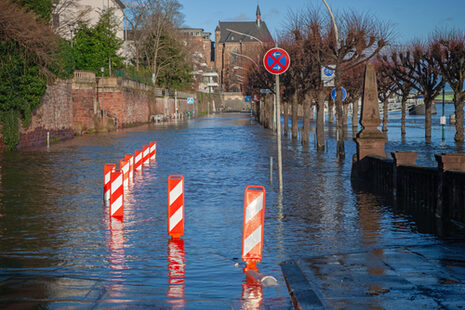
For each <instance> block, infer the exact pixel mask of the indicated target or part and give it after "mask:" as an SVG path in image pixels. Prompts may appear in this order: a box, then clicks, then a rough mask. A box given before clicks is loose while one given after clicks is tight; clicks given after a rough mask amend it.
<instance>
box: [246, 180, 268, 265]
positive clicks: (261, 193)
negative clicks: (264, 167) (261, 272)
mask: <svg viewBox="0 0 465 310" xmlns="http://www.w3.org/2000/svg"><path fill="white" fill-rule="evenodd" d="M264 224H265V188H264V187H263V186H255V185H249V186H247V187H246V189H245V194H244V222H243V229H242V260H243V261H244V262H245V263H246V264H247V267H246V269H256V268H257V267H256V265H257V263H258V262H260V261H261V260H262V250H263V226H264Z"/></svg>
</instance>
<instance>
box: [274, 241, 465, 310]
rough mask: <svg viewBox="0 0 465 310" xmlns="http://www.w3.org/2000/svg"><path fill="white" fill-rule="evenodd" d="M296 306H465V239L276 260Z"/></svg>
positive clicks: (345, 307) (391, 307)
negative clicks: (279, 262)
mask: <svg viewBox="0 0 465 310" xmlns="http://www.w3.org/2000/svg"><path fill="white" fill-rule="evenodd" d="M281 268H282V270H283V274H284V277H285V279H286V283H287V286H288V289H289V293H290V295H291V298H292V299H293V302H294V306H295V307H296V308H298V307H300V308H302V309H318V308H321V309H347V308H350V309H353V308H361V309H373V308H375V309H441V308H442V309H465V243H463V242H451V243H449V244H447V245H446V246H444V245H428V246H411V247H410V246H407V247H392V248H384V249H373V250H369V251H366V252H362V253H349V254H334V255H325V256H319V257H312V258H306V259H302V260H299V261H287V262H283V263H282V264H281Z"/></svg>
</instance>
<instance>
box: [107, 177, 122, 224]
mask: <svg viewBox="0 0 465 310" xmlns="http://www.w3.org/2000/svg"><path fill="white" fill-rule="evenodd" d="M123 205H124V191H123V172H121V170H116V171H112V172H111V193H110V217H120V218H121V217H123Z"/></svg>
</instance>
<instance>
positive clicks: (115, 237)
mask: <svg viewBox="0 0 465 310" xmlns="http://www.w3.org/2000/svg"><path fill="white" fill-rule="evenodd" d="M123 265H124V222H123V221H122V219H119V218H110V268H112V269H117V270H121V269H123V267H124V266H123Z"/></svg>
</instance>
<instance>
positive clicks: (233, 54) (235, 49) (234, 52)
mask: <svg viewBox="0 0 465 310" xmlns="http://www.w3.org/2000/svg"><path fill="white" fill-rule="evenodd" d="M237 52H238V50H237V47H235V48H233V50H232V64H233V65H237V54H238V53H237Z"/></svg>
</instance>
